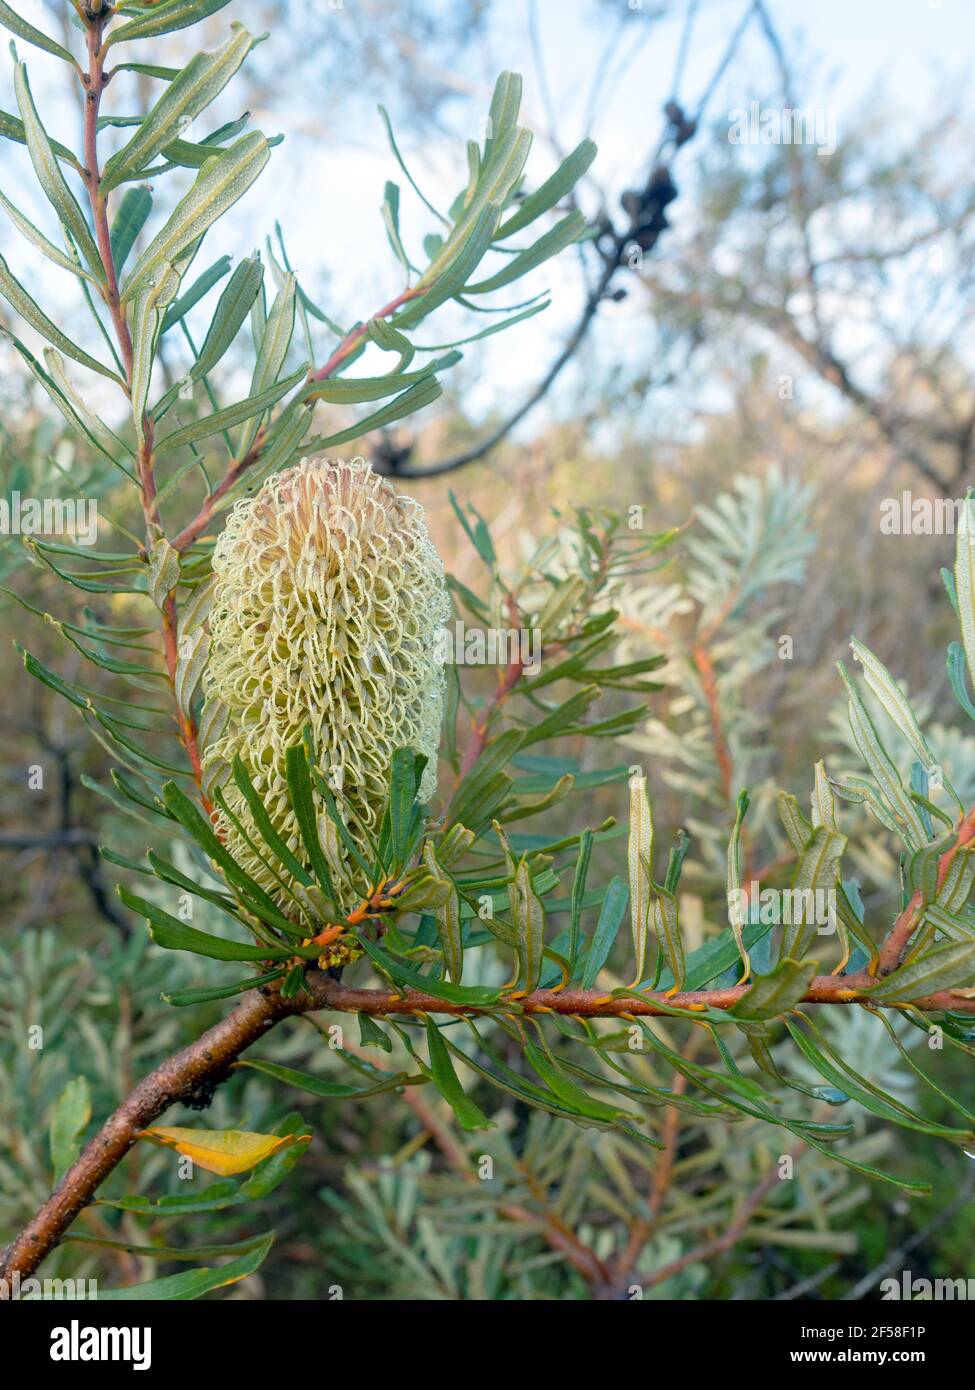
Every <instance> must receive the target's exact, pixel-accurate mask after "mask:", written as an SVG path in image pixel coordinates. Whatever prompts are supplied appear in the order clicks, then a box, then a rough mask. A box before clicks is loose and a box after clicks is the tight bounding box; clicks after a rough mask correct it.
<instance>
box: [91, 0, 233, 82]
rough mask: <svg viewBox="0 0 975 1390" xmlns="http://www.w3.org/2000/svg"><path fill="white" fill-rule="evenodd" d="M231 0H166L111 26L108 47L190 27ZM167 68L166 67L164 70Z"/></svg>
mask: <svg viewBox="0 0 975 1390" xmlns="http://www.w3.org/2000/svg"><path fill="white" fill-rule="evenodd" d="M229 3H230V0H163V3H162V4H157V5H153V7H152V9H147V10H143V11H142V13H141V14H139V15H138V17H137V18H135V19H131V20H129V22H128V23H127V24H122V25H120V26H119V27H118V28H115V29H111V30H110V31H109V34H108V37H107V38H106V40H105V46H106V47H108V46H110V45H111V44H116V43H127V42H129V41H130V40H131V39H151V38H155V37H156V36H157V35H158V34H171V33H173V31H174V30H176V29H187V28H189V26H190V25H191V24H199V23H200V21H201V20H203V19H206V18H207V17H208V16H209V15H212V14H216V12H217V10H222V9H223V7H224V5H228V4H229ZM160 71H164V69H160Z"/></svg>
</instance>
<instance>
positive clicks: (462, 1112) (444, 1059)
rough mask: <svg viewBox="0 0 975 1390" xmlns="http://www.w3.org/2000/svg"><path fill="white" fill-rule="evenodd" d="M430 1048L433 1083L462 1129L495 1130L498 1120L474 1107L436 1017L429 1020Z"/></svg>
mask: <svg viewBox="0 0 975 1390" xmlns="http://www.w3.org/2000/svg"><path fill="white" fill-rule="evenodd" d="M427 1047H428V1048H429V1051H430V1074H431V1076H432V1079H433V1084H434V1085H435V1086H436V1088H437V1090H438V1091H439V1092H440V1094H441V1095H442V1096H443V1098H444V1100H445V1101H446V1102H447V1104H448V1105H449V1106H450V1108H451V1110H452V1111H453V1112H454V1114H455V1115H456V1117H457V1121H458V1123H459V1124H460V1126H461V1128H462V1129H466V1130H468V1131H470V1130H477V1129H493V1128H494V1121H493V1120H489V1119H488V1118H487V1116H486V1115H485V1114H484V1113H483V1112H482V1111H481V1110H480V1109H479V1108H478V1107H477V1106H476V1105H475V1104H474V1102H473V1101H472V1100H471V1098H470V1096H468V1095H467V1094H466V1092H465V1091H464V1088H463V1087H462V1086H461V1084H460V1082H459V1081H458V1079H457V1073H456V1072H455V1071H454V1064H453V1062H452V1061H451V1060H450V1053H449V1052H448V1051H447V1046H446V1044H445V1043H444V1040H443V1038H442V1037H441V1036H440V1029H439V1028H438V1027H437V1025H436V1024H435V1023H434V1021H433V1019H432V1018H428V1019H427Z"/></svg>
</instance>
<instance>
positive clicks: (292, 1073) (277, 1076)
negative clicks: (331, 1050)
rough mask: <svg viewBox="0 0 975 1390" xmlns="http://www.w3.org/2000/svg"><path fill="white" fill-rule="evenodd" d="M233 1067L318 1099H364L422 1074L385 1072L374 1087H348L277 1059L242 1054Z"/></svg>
mask: <svg viewBox="0 0 975 1390" xmlns="http://www.w3.org/2000/svg"><path fill="white" fill-rule="evenodd" d="M234 1067H235V1069H236V1068H239V1067H248V1068H250V1070H251V1071H257V1072H260V1073H261V1074H262V1075H263V1076H270V1077H272V1078H273V1079H274V1080H275V1081H283V1082H284V1083H285V1085H287V1086H295V1087H296V1088H297V1089H298V1090H299V1091H307V1092H308V1094H309V1095H311V1096H317V1097H318V1099H319V1100H364V1099H365V1098H366V1097H367V1096H378V1095H382V1094H383V1093H384V1092H385V1091H395V1090H397V1089H398V1088H399V1087H400V1086H411V1085H413V1086H415V1085H416V1084H417V1083H418V1082H420V1081H422V1080H423V1078H422V1077H416V1076H409V1075H408V1074H407V1073H406V1072H404V1071H400V1072H388V1073H384V1074H383V1077H382V1080H381V1081H377V1082H376V1084H375V1085H373V1086H347V1085H345V1084H344V1083H343V1082H340V1081H327V1080H326V1079H325V1078H324V1077H322V1076H314V1075H313V1074H312V1073H311V1072H307V1071H296V1070H295V1069H294V1067H283V1066H280V1065H279V1064H278V1063H277V1062H265V1061H263V1060H262V1059H260V1058H257V1057H242V1058H241V1060H240V1061H239V1062H235V1063H234Z"/></svg>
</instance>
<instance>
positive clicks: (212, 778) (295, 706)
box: [203, 459, 450, 909]
mask: <svg viewBox="0 0 975 1390" xmlns="http://www.w3.org/2000/svg"><path fill="white" fill-rule="evenodd" d="M213 572H214V599H213V607H212V608H211V610H210V615H209V626H210V651H209V658H208V664H207V669H206V672H205V674H204V681H203V689H204V693H205V696H206V700H207V711H208V712H210V711H211V710H212V708H213V707H214V706H219V707H220V708H219V709H218V711H217V713H218V714H219V716H220V717H219V718H213V717H211V718H210V719H209V720H208V719H207V715H206V714H205V715H204V722H205V723H207V724H209V726H211V727H213V728H214V729H219V730H220V732H219V734H218V735H217V736H215V737H214V739H213V741H212V742H211V743H210V744H209V746H207V747H206V749H205V750H204V754H203V766H204V774H205V778H206V785H208V786H214V785H216V786H222V788H223V794H224V796H225V798H226V801H227V804H228V806H229V807H230V808H231V810H232V811H233V812H234V814H235V815H236V816H237V817H238V818H239V820H240V822H241V826H242V828H243V829H244V830H245V831H246V833H247V835H249V836H250V838H251V839H252V840H253V841H254V842H255V844H256V845H257V846H259V847H261V848H263V846H262V842H261V837H260V834H259V833H258V832H257V830H256V827H255V826H254V823H253V821H252V819H251V816H250V814H249V811H248V808H247V805H246V802H245V801H244V798H243V796H242V795H241V794H240V792H239V791H238V789H237V787H236V785H235V783H234V782H233V780H232V779H231V778H230V777H229V774H228V769H229V768H230V766H231V765H232V763H233V759H234V756H235V755H239V756H240V758H241V759H242V761H243V762H244V764H245V766H246V767H247V770H248V772H249V774H250V777H251V780H252V781H253V783H254V786H255V788H256V789H257V791H258V793H259V794H260V796H261V798H262V800H263V801H264V803H265V806H266V807H267V809H268V812H269V814H270V816H271V819H272V822H273V824H274V827H275V829H276V830H277V831H278V833H279V834H280V835H281V836H282V838H283V839H284V840H285V841H286V842H287V844H288V846H289V847H290V848H291V849H292V850H293V851H294V852H295V854H297V855H298V857H299V858H303V855H304V851H303V847H302V842H301V837H300V834H299V830H298V825H297V822H296V820H295V817H294V814H293V812H292V810H291V806H290V802H289V798H288V788H287V780H286V776H285V751H286V749H287V748H289V747H291V746H293V745H295V744H297V743H298V742H299V741H300V740H301V738H302V735H303V732H304V730H305V729H306V728H309V729H310V731H311V736H312V739H313V742H314V747H315V750H316V754H317V761H318V766H319V768H320V770H321V772H322V774H323V776H324V778H325V780H326V781H327V782H328V784H329V785H330V786H331V787H332V789H333V791H334V793H335V799H336V801H337V803H338V806H339V808H340V811H341V812H342V814H343V815H344V817H345V820H346V824H347V825H348V829H349V832H350V834H351V836H352V838H353V840H354V841H355V842H356V844H357V845H358V847H359V848H360V849H361V851H362V853H363V855H364V856H365V857H366V859H367V860H370V862H371V851H370V848H369V840H370V836H371V837H373V838H375V836H376V835H377V833H378V831H379V827H380V823H381V821H382V817H383V813H384V811H385V808H386V803H387V800H388V794H389V783H388V775H389V765H390V760H391V758H392V754H393V752H394V750H395V749H396V748H401V747H409V748H412V749H414V750H415V751H416V752H418V753H423V754H426V756H427V765H426V769H425V771H424V774H423V779H422V783H421V786H420V793H419V794H420V798H421V800H424V801H425V800H428V799H429V798H430V796H432V794H433V792H434V791H435V789H436V777H437V747H438V744H439V739H440V725H441V720H442V715H443V702H444V689H445V681H444V672H443V665H442V661H441V658H440V655H439V651H440V648H441V647H442V643H440V642H439V641H438V640H437V639H438V632H439V630H440V628H441V627H442V626H443V624H444V623H445V622H446V620H447V618H448V616H449V611H450V604H449V600H448V597H447V588H446V583H445V579H444V568H443V563H442V561H441V559H440V557H439V555H438V554H437V552H436V550H435V549H434V547H433V545H432V543H431V541H430V538H429V535H428V532H427V527H426V522H425V520H424V515H423V510H422V508H421V507H420V505H419V504H418V503H417V502H416V501H414V500H413V498H411V497H405V496H400V495H398V494H397V493H396V492H395V491H394V489H393V488H392V487H391V485H390V484H389V483H388V482H387V481H386V480H385V479H383V478H381V477H379V475H378V474H376V473H374V472H373V471H372V469H371V468H370V467H369V465H368V464H367V463H365V462H364V461H363V460H362V459H354V460H352V461H350V462H345V461H340V460H335V459H329V460H315V459H304V460H302V462H301V463H300V464H298V465H297V466H296V467H294V468H291V469H288V470H287V471H285V472H283V473H280V474H277V475H276V476H274V477H272V478H271V479H269V480H268V482H266V483H265V484H264V486H263V487H262V488H261V490H260V491H259V492H258V493H257V494H256V495H255V496H254V497H253V498H249V499H246V500H244V501H241V502H238V503H237V505H236V506H235V507H234V508H233V510H232V511H231V513H230V516H229V517H228V520H227V525H226V528H225V530H224V532H223V534H222V535H221V536H220V538H219V540H218V541H217V544H216V547H215V550H214V555H213ZM223 710H226V723H225V724H223V725H222V728H221V720H222V719H223ZM315 798H316V805H317V810H318V821H319V830H320V837H321V841H322V844H323V846H324V848H325V852H326V856H327V858H328V860H329V862H330V866H331V867H332V870H333V880H334V882H335V888H336V892H337V894H338V896H339V897H340V898H342V899H345V898H346V897H348V898H349V899H350V901H348V902H346V901H343V902H342V903H341V904H339V906H342V907H343V908H346V909H347V908H348V907H349V906H351V899H353V898H355V897H357V896H358V895H361V893H362V892H363V891H364V890H367V889H368V887H369V885H368V884H367V883H366V882H365V881H364V878H363V875H362V873H361V871H360V870H358V869H357V868H356V866H355V863H354V860H351V859H350V856H349V854H348V851H347V850H346V848H345V847H344V846H343V845H342V844H341V840H340V839H339V837H338V836H337V835H336V834H335V831H334V826H332V824H331V823H330V821H329V819H328V814H327V811H326V809H325V803H324V800H323V799H322V798H321V797H320V794H319V792H318V791H317V790H316V792H315ZM217 816H218V819H219V822H220V829H221V832H222V833H223V834H224V837H225V840H226V844H227V847H228V849H230V850H231V852H232V853H233V854H234V855H235V856H236V857H237V859H238V860H239V862H240V863H241V864H242V866H243V867H244V868H246V869H247V870H248V872H249V873H251V874H252V875H253V876H254V878H256V879H257V880H258V881H259V882H261V883H262V884H263V885H264V886H265V887H266V888H267V889H268V890H269V891H271V892H272V893H274V892H275V891H276V890H278V894H277V895H278V896H280V883H279V882H278V880H277V879H276V878H275V877H274V875H273V874H272V873H271V872H270V871H269V870H268V869H267V868H266V867H265V866H264V865H263V864H262V863H261V860H260V859H259V858H258V856H257V855H256V854H255V853H254V851H253V850H252V849H251V848H250V846H248V844H247V842H246V839H245V838H244V837H243V836H242V835H241V834H240V831H239V830H237V828H236V827H235V826H234V825H233V824H232V823H231V822H230V821H229V820H228V818H227V817H226V816H225V815H224V814H223V812H221V811H219V810H218V812H217ZM266 857H270V856H266ZM275 867H276V868H277V867H278V866H275ZM282 877H285V878H287V875H284V874H282Z"/></svg>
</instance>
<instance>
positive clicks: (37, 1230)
mask: <svg viewBox="0 0 975 1390" xmlns="http://www.w3.org/2000/svg"><path fill="white" fill-rule="evenodd" d="M307 983H308V988H307V990H306V991H305V992H304V993H303V994H301V995H300V996H299V998H298V1000H296V1001H292V1002H285V1001H284V1000H282V999H281V998H280V995H278V994H277V993H275V992H273V991H269V992H268V993H266V994H265V993H258V992H253V993H250V994H247V995H245V996H244V997H243V999H242V1001H241V1002H240V1004H238V1005H237V1007H236V1008H235V1009H234V1010H233V1012H232V1013H230V1014H228V1016H227V1017H226V1018H225V1019H223V1021H222V1022H220V1023H218V1024H216V1025H215V1026H214V1027H213V1028H211V1029H210V1030H209V1031H208V1032H206V1033H204V1034H203V1036H202V1037H201V1038H199V1039H198V1040H197V1041H196V1042H194V1043H191V1044H190V1046H189V1047H186V1048H184V1049H183V1050H182V1052H179V1053H177V1054H176V1055H175V1056H174V1057H170V1058H169V1059H168V1061H166V1062H163V1064H162V1065H161V1066H160V1067H157V1068H156V1070H155V1071H154V1072H151V1073H150V1074H149V1076H147V1077H146V1078H145V1079H144V1080H143V1081H142V1082H140V1084H139V1085H138V1086H137V1087H136V1089H135V1090H134V1091H133V1092H132V1094H131V1095H130V1096H129V1098H128V1100H126V1101H125V1103H124V1104H123V1105H122V1106H121V1107H120V1108H119V1109H118V1110H117V1111H116V1112H115V1114H114V1115H113V1116H112V1117H111V1119H109V1120H108V1121H107V1122H106V1124H105V1125H104V1127H103V1128H102V1130H101V1132H100V1133H99V1134H98V1135H97V1136H96V1137H95V1138H94V1139H93V1140H92V1141H91V1143H90V1144H89V1145H88V1147H87V1148H86V1149H85V1151H84V1153H83V1154H82V1155H81V1157H80V1158H79V1159H78V1161H77V1162H76V1163H75V1164H74V1165H73V1167H72V1168H70V1169H69V1170H68V1172H67V1173H66V1174H65V1176H64V1177H63V1178H62V1179H61V1182H60V1183H59V1184H58V1187H57V1189H56V1190H55V1192H54V1194H53V1195H52V1196H51V1197H50V1198H49V1199H48V1201H47V1202H45V1204H44V1206H43V1207H42V1208H41V1210H40V1211H39V1212H38V1214H37V1215H36V1216H35V1217H34V1219H33V1220H32V1221H31V1222H30V1224H29V1225H28V1226H27V1227H26V1229H25V1230H24V1231H23V1232H22V1233H21V1234H20V1235H19V1236H18V1237H17V1239H16V1240H15V1241H14V1242H13V1244H12V1245H11V1246H10V1247H9V1249H8V1250H7V1251H6V1254H5V1256H4V1258H3V1260H2V1261H0V1277H9V1276H10V1275H11V1274H13V1273H14V1272H15V1271H19V1272H20V1274H21V1276H26V1275H28V1274H31V1273H33V1271H34V1270H35V1269H36V1268H37V1266H38V1265H39V1264H40V1262H41V1260H43V1259H44V1257H45V1255H47V1254H48V1253H49V1252H50V1251H51V1250H52V1249H53V1248H54V1247H55V1245H57V1243H58V1241H59V1240H60V1239H61V1237H62V1236H63V1234H64V1232H65V1231H66V1230H67V1229H68V1227H69V1226H70V1225H71V1223H72V1221H74V1219H75V1217H76V1216H77V1215H78V1213H79V1211H81V1210H82V1208H83V1207H84V1206H86V1205H87V1203H88V1202H90V1201H91V1200H92V1198H93V1197H94V1195H95V1193H96V1192H97V1191H98V1188H99V1187H100V1186H101V1184H102V1183H103V1182H104V1181H105V1179H106V1178H107V1177H108V1176H109V1174H110V1173H111V1172H112V1171H113V1170H114V1169H115V1167H116V1166H117V1165H118V1164H119V1163H120V1162H121V1160H122V1159H123V1158H124V1157H125V1155H126V1154H127V1153H128V1151H129V1149H130V1148H131V1147H132V1145H133V1144H134V1143H135V1141H136V1139H137V1137H138V1134H139V1131H140V1130H143V1129H145V1128H146V1127H147V1126H148V1125H150V1124H152V1123H153V1121H154V1120H156V1119H158V1117H159V1116H160V1115H161V1114H162V1113H163V1111H164V1110H166V1109H167V1108H168V1107H169V1106H170V1105H174V1104H177V1103H178V1102H185V1101H187V1100H195V1101H199V1100H201V1099H204V1100H205V1099H207V1098H208V1097H209V1096H210V1095H211V1094H212V1092H213V1090H214V1089H215V1087H216V1086H218V1085H219V1084H220V1083H221V1082H222V1081H224V1080H225V1079H226V1077H227V1075H228V1071H229V1067H230V1064H231V1063H232V1062H233V1061H234V1060H235V1059H236V1058H237V1057H239V1056H240V1054H241V1053H242V1052H243V1051H244V1050H245V1049H246V1048H248V1047H250V1046H251V1044H252V1043H253V1042H255V1041H256V1040H257V1039H258V1038H260V1037H262V1036H263V1035H264V1034H265V1033H266V1032H267V1031H268V1029H270V1028H271V1027H273V1026H274V1025H275V1024H276V1023H279V1022H280V1021H281V1020H282V1019H284V1018H287V1017H289V1016H292V1015H296V1014H301V1013H309V1012H312V1011H314V1010H317V1009H331V1010H335V1011H337V1012H345V1013H367V1014H373V1015H406V1014H423V1013H440V1014H454V1015H465V1014H468V1015H470V1014H478V1013H484V1012H487V1011H486V1010H484V1009H475V1008H472V1007H471V1006H468V1005H462V1004H453V1003H450V1002H448V1001H447V1000H443V999H437V998H436V997H435V996H434V995H432V994H426V993H422V992H421V991H418V990H405V991H403V992H402V993H394V992H392V991H390V990H381V989H353V988H350V987H349V986H348V985H343V984H341V983H340V982H339V981H337V980H333V979H332V978H331V977H330V976H328V975H323V974H320V973H318V972H312V973H311V974H310V975H309V976H308V981H307ZM872 983H875V981H874V980H873V979H872V977H871V976H869V975H866V974H859V975H847V976H835V975H820V976H818V977H817V978H816V979H814V980H813V981H812V982H811V984H810V987H809V990H808V992H807V993H806V995H805V999H804V1001H803V1002H805V1003H810V1004H852V1003H856V1002H858V1001H859V1002H867V1001H866V997H865V996H863V995H861V994H859V993H858V991H859V990H861V989H863V988H865V987H866V986H868V985H870V984H872ZM746 988H747V986H742V985H737V986H733V987H731V988H729V989H716V990H695V991H691V992H685V993H683V994H675V995H673V996H672V997H670V998H667V996H666V995H664V994H660V993H657V994H654V993H649V994H646V995H643V996H642V997H641V998H639V999H636V998H629V997H627V996H620V997H613V996H612V995H608V994H601V993H599V992H598V991H596V990H577V989H563V990H552V989H540V990H535V991H534V992H533V993H532V994H529V995H526V996H524V997H523V998H521V999H517V1000H514V999H513V1000H512V1007H517V1008H519V1009H521V1010H523V1011H524V1012H526V1013H530V1014H545V1013H559V1014H566V1015H570V1016H576V1017H587V1018H614V1017H617V1018H618V1017H627V1016H639V1017H653V1016H654V1015H659V1014H662V1013H664V1012H665V1009H666V1007H668V1006H669V1007H670V1008H674V1007H677V1008H687V1009H694V1008H695V1007H698V1008H702V1007H704V1008H706V1007H711V1008H716V1009H726V1008H730V1007H731V1005H732V1004H734V1003H735V1002H736V1001H737V1000H738V999H740V998H741V997H742V995H743V994H744V993H745V989H746ZM911 1002H912V1004H913V1006H914V1007H916V1008H918V1009H923V1010H927V1011H935V1012H938V1011H942V1010H946V1009H952V1010H955V1011H956V1012H964V1013H970V1014H975V1000H973V999H966V998H965V997H964V996H963V995H960V994H956V993H954V992H952V991H950V990H942V991H941V992H940V993H938V994H932V995H928V996H925V997H924V998H921V999H915V1000H912V1001H911Z"/></svg>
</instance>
